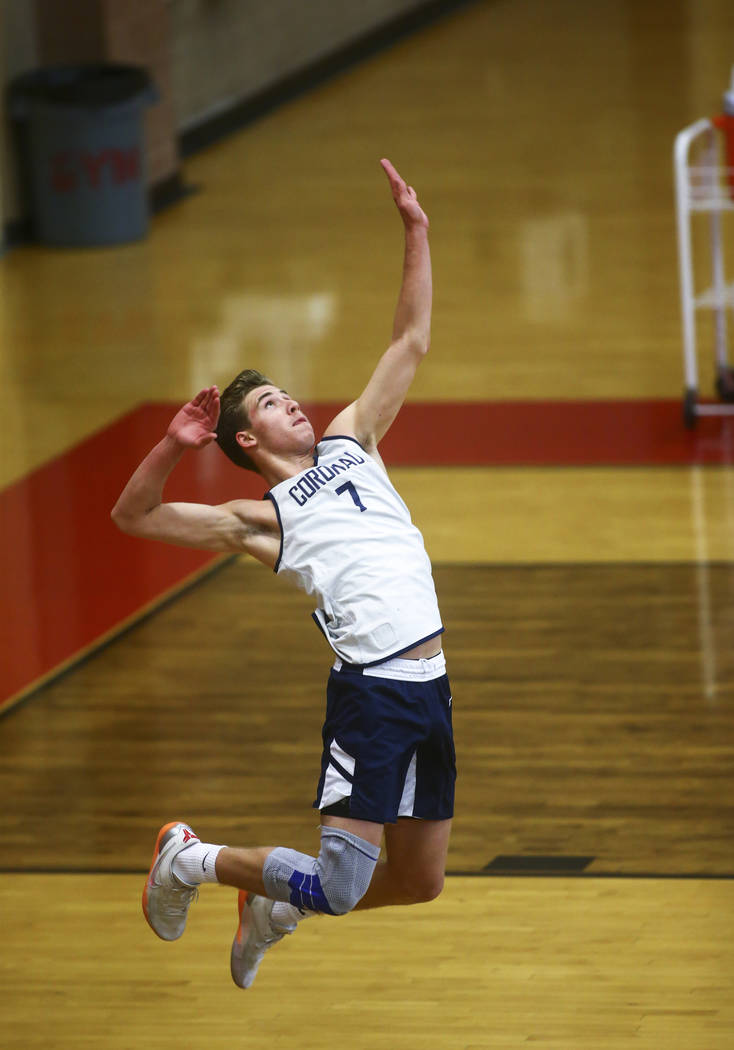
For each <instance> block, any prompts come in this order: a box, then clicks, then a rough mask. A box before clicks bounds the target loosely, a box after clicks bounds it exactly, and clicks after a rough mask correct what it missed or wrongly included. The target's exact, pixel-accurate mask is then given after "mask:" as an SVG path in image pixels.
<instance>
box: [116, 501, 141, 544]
mask: <svg viewBox="0 0 734 1050" xmlns="http://www.w3.org/2000/svg"><path fill="white" fill-rule="evenodd" d="M110 517H111V518H112V521H113V522H114V523H115V525H116V526H117V528H118V529H119V530H120V532H125V533H127V535H129V536H134V535H135V534H136V529H135V524H134V520H133V519H132V518H131V517H130V516H129V515H127V514H125V512H124V511H123V510H122V509H121V508H120V505H119V503H116V504H115V505H114V507H113V508H112V510H111V511H110Z"/></svg>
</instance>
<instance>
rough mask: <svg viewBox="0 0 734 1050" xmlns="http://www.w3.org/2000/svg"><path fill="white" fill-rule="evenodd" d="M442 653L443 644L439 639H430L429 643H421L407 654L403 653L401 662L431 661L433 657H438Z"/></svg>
mask: <svg viewBox="0 0 734 1050" xmlns="http://www.w3.org/2000/svg"><path fill="white" fill-rule="evenodd" d="M440 652H441V642H440V641H439V640H438V638H429V639H428V641H427V642H421V643H420V645H416V646H415V648H413V649H408V651H407V653H401V654H400V659H401V660H430V659H431V657H432V656H438V654H439V653H440Z"/></svg>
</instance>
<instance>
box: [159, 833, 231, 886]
mask: <svg viewBox="0 0 734 1050" xmlns="http://www.w3.org/2000/svg"><path fill="white" fill-rule="evenodd" d="M220 849H224V846H215V845H213V844H212V843H211V842H194V843H193V845H191V846H189V847H188V848H187V849H183V850H181V852H180V853H179V854H178V856H177V857H176V858H175V860H174V862H173V864H172V865H171V870H172V871H173V874H174V875H175V876H176V878H177V879H180V880H181V882H185V883H186V885H187V886H198V885H199V883H201V882H219V879H218V878H217V873H216V869H215V864H216V860H217V854H218V853H219V851H220Z"/></svg>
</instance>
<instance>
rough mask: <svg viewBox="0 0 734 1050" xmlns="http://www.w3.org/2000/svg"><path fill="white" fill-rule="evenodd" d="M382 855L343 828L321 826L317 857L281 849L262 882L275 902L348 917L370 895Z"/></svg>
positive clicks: (269, 862)
mask: <svg viewBox="0 0 734 1050" xmlns="http://www.w3.org/2000/svg"><path fill="white" fill-rule="evenodd" d="M379 856H380V847H379V846H373V845H372V843H371V842H366V841H365V840H364V839H361V838H359V836H357V835H352V834H351V832H349V831H343V830H342V829H341V828H332V827H322V829H321V850H320V852H319V855H318V857H317V858H315V859H314V858H313V857H309V856H308V855H307V854H305V853H298V852H297V851H296V850H293V849H287V848H286V847H284V846H278V847H277V848H276V849H274V850H273V851H272V853H270V854H269V856H268V857H267V858H266V860H265V864H264V866H263V882H264V883H265V889H266V890H267V891H268V896H269V897H271V898H272V899H273V900H279V901H289V902H290V903H291V904H294V905H295V906H296V907H297V908H305V909H306V910H307V911H318V912H324V913H325V914H326V915H345V914H346V913H347V912H348V911H351V910H352V908H353V907H354V906H355V904H357V903H358V902H359V901H360V900H361V899H362V897H364V895H365V893H366V892H367V887H368V886H369V884H370V881H371V880H372V873H373V872H374V870H375V865H376V864H377V859H378V857H379Z"/></svg>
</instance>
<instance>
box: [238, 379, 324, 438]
mask: <svg viewBox="0 0 734 1050" xmlns="http://www.w3.org/2000/svg"><path fill="white" fill-rule="evenodd" d="M245 410H246V411H247V415H248V417H249V419H250V428H249V430H250V432H251V433H252V434H253V435H254V436H255V437H256V438H257V441H258V444H259V445H260V447H261V448H264V449H267V450H268V451H270V452H298V453H301V452H308V451H309V450H310V449H311V448H313V444H314V432H313V427H312V426H311V424H310V422H309V421H308V419H307V418H306V416H305V415H304V414H303V412H302V411H301V407H300V405H299V404H298V402H297V401H295V400H294V399H293V398H292V397H291V396H290V395H289V394H287V393H286V392H285V390H278V388H277V387H274V386H259V387H256V388H255V389H254V390H251V391H250V393H249V394H248V395H247V397H246V398H245Z"/></svg>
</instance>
